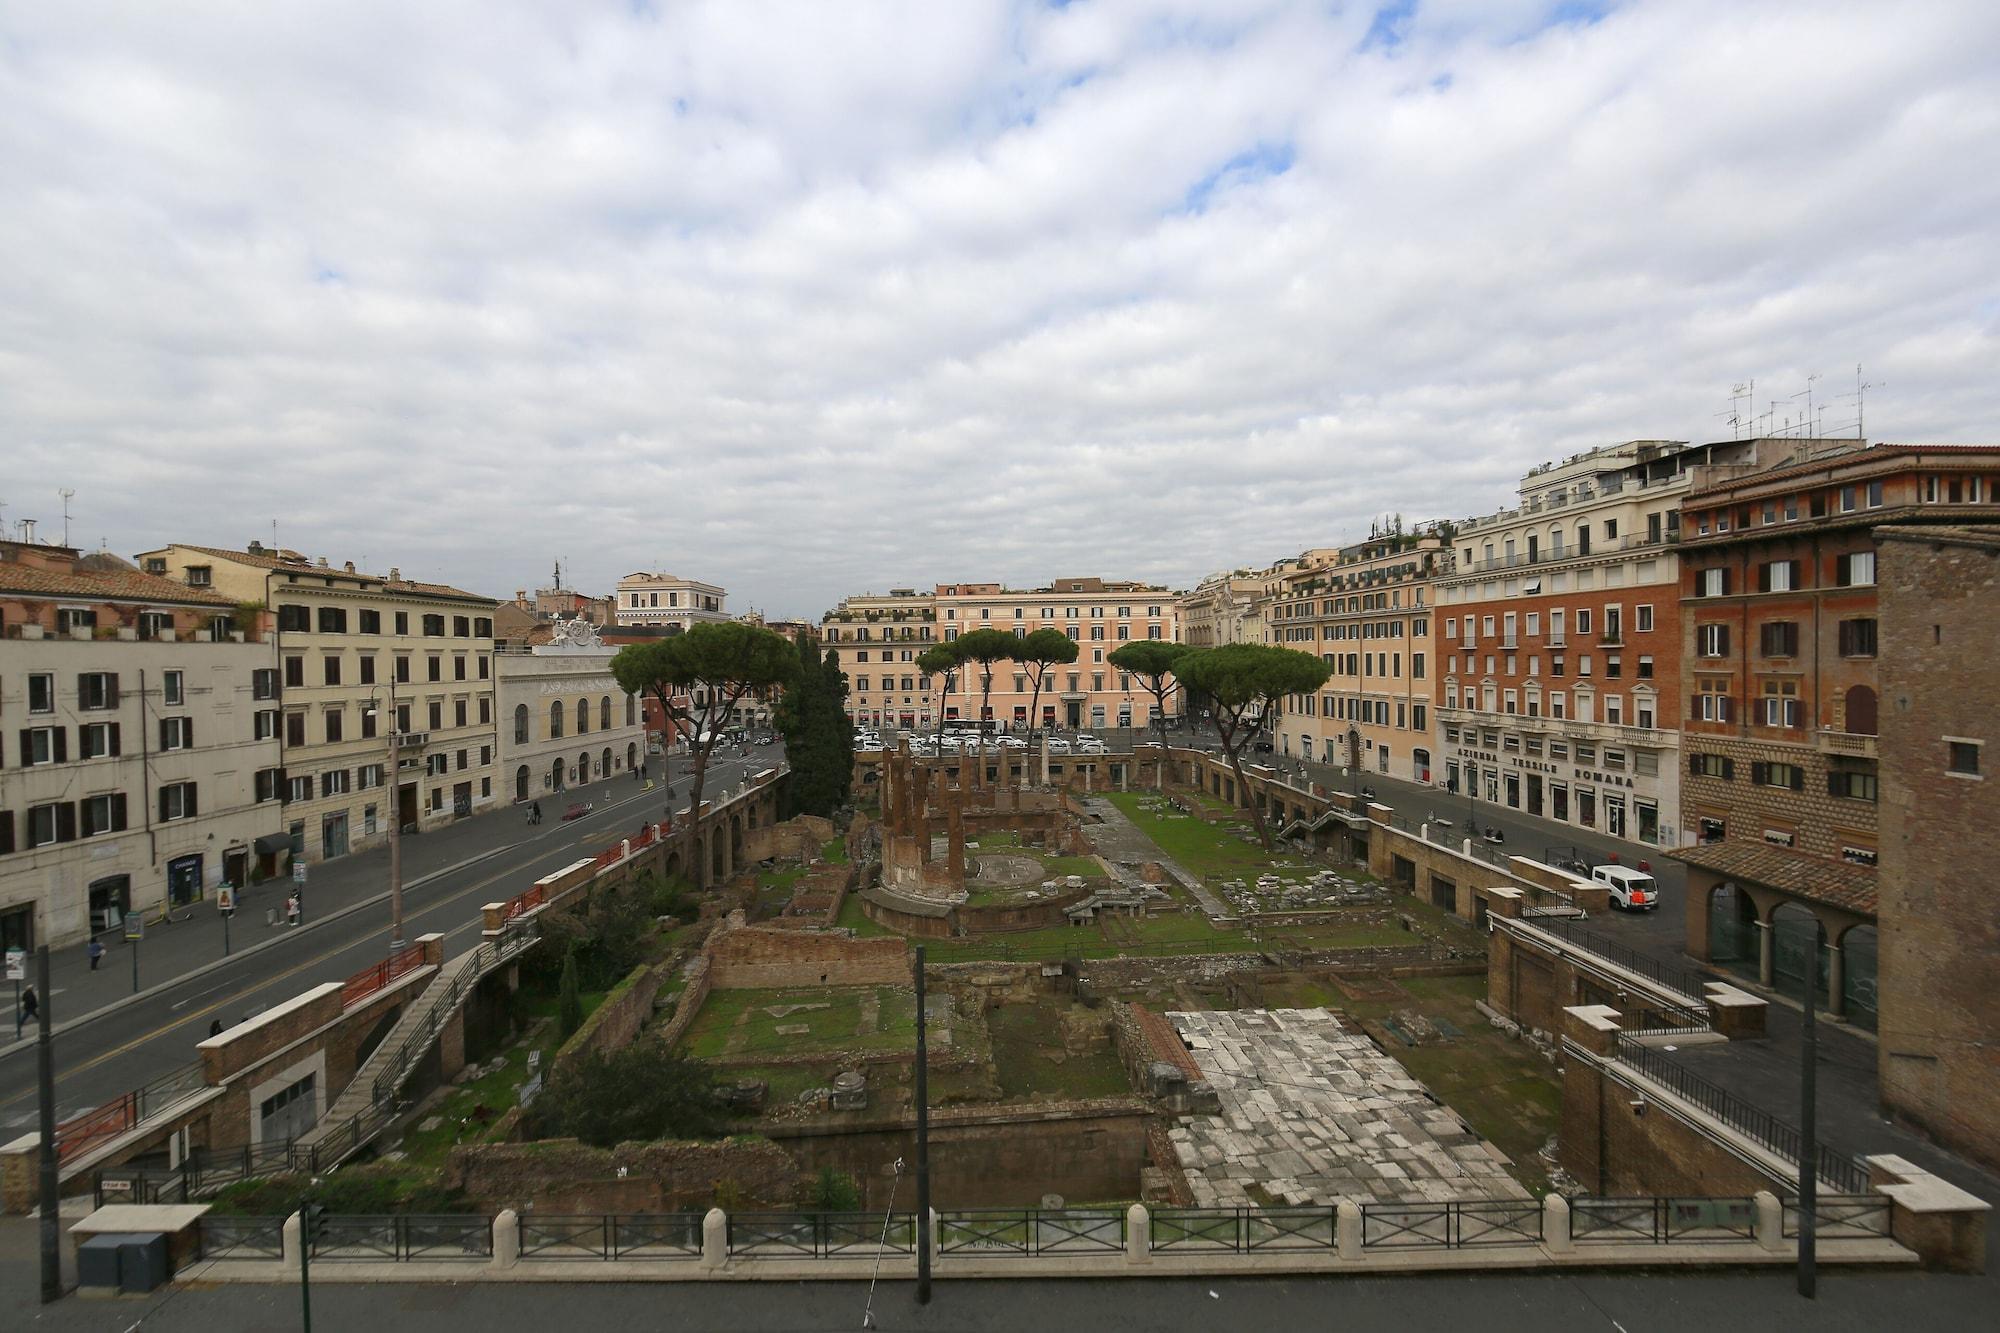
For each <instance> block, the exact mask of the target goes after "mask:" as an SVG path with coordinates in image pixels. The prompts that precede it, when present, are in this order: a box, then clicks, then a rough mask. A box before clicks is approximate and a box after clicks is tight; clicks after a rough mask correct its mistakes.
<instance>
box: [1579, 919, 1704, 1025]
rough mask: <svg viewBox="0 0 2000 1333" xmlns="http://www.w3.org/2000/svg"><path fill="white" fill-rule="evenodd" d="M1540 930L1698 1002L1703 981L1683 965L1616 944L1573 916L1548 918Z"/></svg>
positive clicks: (1691, 1000) (1696, 1003)
mask: <svg viewBox="0 0 2000 1333" xmlns="http://www.w3.org/2000/svg"><path fill="white" fill-rule="evenodd" d="M1541 929H1543V930H1546V931H1548V932H1549V933H1550V934H1552V935H1557V936H1560V937H1561V938H1563V939H1565V940H1568V941H1569V942H1570V943H1572V944H1575V945H1577V946H1578V947H1579V948H1581V949H1583V950H1584V951H1585V952H1587V953H1594V954H1596V955H1598V956H1599V957H1600V958H1608V959H1610V960H1611V961H1612V962H1614V963H1616V964H1617V965H1618V966H1620V967H1622V968H1624V969H1625V970H1626V971H1628V972H1636V973H1638V974H1639V975H1640V976H1642V977H1645V978H1647V979H1648V980H1651V981H1656V982H1658V983H1659V984H1660V985H1662V986H1664V987H1666V988H1667V989H1668V990H1670V991H1673V992H1675V993H1676V994H1678V995H1680V996H1681V997H1682V998H1683V999H1685V1000H1686V1001H1687V1002H1688V1006H1689V1007H1690V1008H1693V1007H1696V1006H1700V1005H1701V1004H1702V994H1703V989H1704V987H1705V985H1706V983H1705V982H1704V981H1703V979H1702V978H1701V977H1700V976H1699V975H1697V974H1696V973H1694V972H1691V971H1689V970H1688V969H1687V968H1684V967H1675V966H1674V965H1673V964H1672V963H1663V962H1661V961H1660V960H1659V959H1657V958H1648V957H1646V956H1645V955H1644V954H1642V953H1639V952H1637V951H1635V950H1634V949H1632V948H1631V946H1629V945H1625V944H1620V943H1619V942H1618V941H1617V940H1614V939H1610V938H1608V937H1606V936H1604V935H1600V934H1598V933H1597V932H1596V931H1594V930H1590V929H1588V928H1587V927H1584V926H1580V925H1578V924H1577V923H1576V922H1575V921H1574V920H1573V919H1568V918H1564V919H1561V923H1560V924H1559V925H1558V924H1557V923H1556V921H1555V920H1553V919H1552V920H1550V921H1549V922H1547V923H1546V924H1543V925H1542V926H1541Z"/></svg>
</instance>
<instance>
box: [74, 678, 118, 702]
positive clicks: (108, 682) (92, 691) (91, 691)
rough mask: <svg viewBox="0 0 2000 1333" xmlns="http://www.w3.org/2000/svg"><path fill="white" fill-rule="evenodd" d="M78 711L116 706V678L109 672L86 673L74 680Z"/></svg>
mask: <svg viewBox="0 0 2000 1333" xmlns="http://www.w3.org/2000/svg"><path fill="white" fill-rule="evenodd" d="M76 706H77V708H78V710H79V711H83V710H95V709H102V708H116V707H117V706H118V676H117V674H116V673H115V672H110V671H86V672H84V673H83V674H82V675H80V676H78V677H77V678H76Z"/></svg>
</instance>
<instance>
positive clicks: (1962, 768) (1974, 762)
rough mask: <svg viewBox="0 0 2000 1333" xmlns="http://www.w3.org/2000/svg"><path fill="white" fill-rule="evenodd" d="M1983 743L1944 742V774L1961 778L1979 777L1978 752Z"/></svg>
mask: <svg viewBox="0 0 2000 1333" xmlns="http://www.w3.org/2000/svg"><path fill="white" fill-rule="evenodd" d="M1984 745H1985V742H1984V741H1957V740H1950V739H1947V740H1946V741H1945V772H1947V773H1951V774H1955V775H1956V776H1958V777H1961V778H1976V777H1978V776H1979V751H1980V748H1981V747H1982V746H1984Z"/></svg>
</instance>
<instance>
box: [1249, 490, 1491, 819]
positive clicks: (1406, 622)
mask: <svg viewBox="0 0 2000 1333" xmlns="http://www.w3.org/2000/svg"><path fill="white" fill-rule="evenodd" d="M1309 554H1310V556H1312V557H1317V558H1316V559H1313V560H1311V561H1310V562H1308V561H1306V560H1301V561H1300V562H1299V563H1297V564H1295V565H1293V567H1291V568H1290V569H1288V570H1286V571H1285V572H1284V573H1283V574H1281V575H1278V576H1277V577H1276V579H1275V580H1274V582H1273V587H1272V589H1271V592H1270V595H1269V596H1268V597H1266V598H1265V599H1264V600H1263V601H1262V603H1261V610H1262V617H1263V623H1264V633H1265V641H1266V642H1268V643H1271V644H1274V645H1276V646H1278V647H1281V648H1293V649H1297V650H1298V651H1300V652H1307V653H1312V654H1314V655H1315V656H1317V657H1319V658H1320V659H1321V660H1323V661H1324V662H1326V664H1327V665H1328V666H1329V667H1331V668H1332V669H1333V674H1332V675H1331V676H1329V677H1328V678H1327V681H1326V684H1324V685H1323V686H1321V687H1320V689H1319V692H1318V693H1316V694H1305V695H1293V696H1291V697H1289V698H1287V699H1285V700H1283V701H1282V703H1281V705H1280V707H1279V710H1278V715H1277V717H1276V719H1275V720H1274V726H1273V730H1274V733H1275V736H1276V744H1277V748H1278V752H1279V753H1281V754H1289V755H1297V756H1299V757H1301V758H1305V759H1316V760H1320V761H1322V762H1325V763H1330V764H1340V765H1343V766H1345V767H1348V768H1349V769H1350V770H1354V769H1358V770H1359V772H1360V773H1362V774H1367V773H1380V774H1384V775H1386V776H1390V777H1397V778H1404V779H1408V780H1411V781H1415V782H1429V781H1430V780H1431V776H1432V766H1433V765H1432V743H1431V723H1432V714H1433V712H1434V710H1435V704H1436V689H1437V680H1438V670H1437V658H1436V654H1435V653H1434V651H1433V649H1432V645H1431V634H1432V624H1431V613H1432V604H1433V602H1434V600H1435V598H1434V596H1433V593H1432V580H1433V579H1434V578H1435V577H1436V576H1437V575H1438V574H1439V573H1440V572H1442V571H1443V569H1444V568H1446V567H1447V566H1448V564H1449V562H1450V559H1451V554H1450V552H1449V550H1447V549H1446V547H1445V544H1444V542H1443V541H1442V540H1440V538H1439V537H1438V536H1437V534H1436V533H1435V532H1434V531H1431V530H1428V529H1420V530H1419V531H1417V532H1415V533H1410V534H1396V535H1390V536H1382V537H1371V538H1370V539H1369V540H1367V541H1365V542H1357V543H1356V544H1354V545H1352V546H1345V547H1342V548H1340V549H1339V550H1337V551H1332V552H1320V551H1315V552H1311V553H1309Z"/></svg>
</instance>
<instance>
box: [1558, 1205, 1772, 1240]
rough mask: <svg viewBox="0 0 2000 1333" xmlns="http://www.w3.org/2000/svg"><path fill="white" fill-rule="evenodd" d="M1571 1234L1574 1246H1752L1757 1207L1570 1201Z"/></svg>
mask: <svg viewBox="0 0 2000 1333" xmlns="http://www.w3.org/2000/svg"><path fill="white" fill-rule="evenodd" d="M1569 1232H1570V1238H1571V1239H1572V1240H1573V1241H1574V1242H1575V1243H1576V1244H1578V1245H1621V1244H1624V1245H1670V1244H1672V1243H1674V1242H1676V1241H1681V1242H1692V1241H1703V1242H1729V1241H1746V1240H1755V1239H1756V1238H1757V1205H1756V1204H1755V1203H1754V1202H1752V1201H1751V1200H1750V1199H1747V1198H1741V1199H1736V1198H1723V1199H1688V1198H1658V1199H1571V1200H1570V1201H1569Z"/></svg>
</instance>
